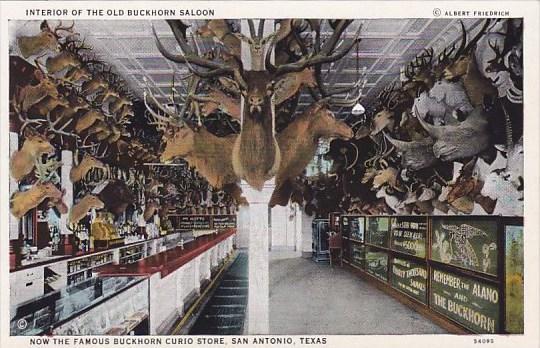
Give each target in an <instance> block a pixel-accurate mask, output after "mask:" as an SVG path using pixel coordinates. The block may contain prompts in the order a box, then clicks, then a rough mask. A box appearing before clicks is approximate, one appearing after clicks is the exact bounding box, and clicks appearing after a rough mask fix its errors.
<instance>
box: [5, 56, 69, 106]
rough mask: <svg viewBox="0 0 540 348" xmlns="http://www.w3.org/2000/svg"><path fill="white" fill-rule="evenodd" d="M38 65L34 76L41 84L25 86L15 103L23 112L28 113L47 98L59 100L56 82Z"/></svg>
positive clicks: (16, 97)
mask: <svg viewBox="0 0 540 348" xmlns="http://www.w3.org/2000/svg"><path fill="white" fill-rule="evenodd" d="M36 65H37V67H38V69H36V70H35V71H34V76H35V77H36V79H37V80H38V81H39V83H38V84H37V85H26V86H24V87H23V88H22V89H21V90H20V91H19V92H18V93H17V94H16V96H15V103H16V105H17V107H18V108H19V109H20V111H22V112H27V111H28V110H29V109H30V108H31V107H32V106H33V105H35V104H37V103H38V102H40V101H42V100H43V99H45V98H47V97H50V98H53V99H58V89H57V88H56V82H55V81H54V80H53V79H52V78H50V77H49V76H48V75H47V74H45V73H44V72H43V70H41V67H40V65H39V63H37V62H36Z"/></svg>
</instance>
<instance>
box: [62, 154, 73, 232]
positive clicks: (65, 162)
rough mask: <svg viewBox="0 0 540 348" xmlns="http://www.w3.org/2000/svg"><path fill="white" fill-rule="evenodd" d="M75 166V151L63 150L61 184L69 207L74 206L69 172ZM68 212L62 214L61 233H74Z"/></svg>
mask: <svg viewBox="0 0 540 348" xmlns="http://www.w3.org/2000/svg"><path fill="white" fill-rule="evenodd" d="M72 167H73V153H72V152H71V151H69V150H62V168H61V176H60V178H61V179H60V186H61V188H62V190H65V192H66V193H65V194H64V199H63V200H64V203H65V204H66V205H67V206H68V208H69V209H71V207H72V206H73V183H72V182H71V180H69V172H70V171H71V168H72ZM67 219H68V214H62V215H60V234H72V232H71V231H70V230H69V229H68V228H67Z"/></svg>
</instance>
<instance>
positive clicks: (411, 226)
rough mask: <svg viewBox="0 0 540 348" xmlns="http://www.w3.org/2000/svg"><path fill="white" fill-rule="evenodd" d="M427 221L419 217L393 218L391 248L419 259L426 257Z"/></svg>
mask: <svg viewBox="0 0 540 348" xmlns="http://www.w3.org/2000/svg"><path fill="white" fill-rule="evenodd" d="M426 236H427V220H426V218H425V217H419V216H398V217H393V218H392V220H391V224H390V248H391V249H392V250H396V251H399V252H402V253H406V254H409V255H413V256H417V257H422V258H424V257H426Z"/></svg>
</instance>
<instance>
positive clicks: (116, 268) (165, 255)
mask: <svg viewBox="0 0 540 348" xmlns="http://www.w3.org/2000/svg"><path fill="white" fill-rule="evenodd" d="M235 232H236V230H235V229H234V228H229V229H225V230H222V231H220V232H218V233H217V234H212V235H205V236H202V237H198V238H196V239H195V240H193V241H191V242H190V243H186V244H184V246H183V247H181V246H177V247H175V248H173V249H170V250H167V251H164V252H161V253H158V254H155V255H152V256H149V257H147V258H145V259H142V260H139V261H137V262H135V263H131V264H125V265H121V264H109V265H104V266H101V267H99V268H97V269H96V271H97V272H98V273H99V275H100V276H101V277H107V276H114V277H116V276H141V275H146V276H150V275H152V274H154V273H158V272H159V273H160V274H161V277H165V276H167V275H168V274H171V273H173V272H175V271H176V270H177V269H179V268H180V267H182V266H183V265H185V264H186V263H188V262H190V261H191V260H193V259H195V258H196V257H197V256H199V255H201V254H202V253H204V252H205V251H207V250H209V249H211V248H212V247H214V246H215V245H217V244H219V243H220V242H221V241H223V240H225V239H227V238H229V237H230V236H232V235H233V234H234V233H235Z"/></svg>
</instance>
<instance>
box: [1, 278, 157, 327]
mask: <svg viewBox="0 0 540 348" xmlns="http://www.w3.org/2000/svg"><path fill="white" fill-rule="evenodd" d="M137 284H141V285H140V286H139V287H138V288H135V290H136V291H130V292H127V290H129V289H130V288H132V287H135V286H136V285H137ZM111 301H115V304H116V305H113V302H111ZM105 302H107V306H100V305H101V304H104V303H105ZM130 302H131V303H132V305H133V308H123V307H125V305H122V304H123V303H130ZM98 306H99V310H97V311H94V310H93V309H94V308H96V307H98ZM135 307H137V308H135ZM145 310H146V313H148V284H147V281H146V279H145V278H144V277H107V278H100V277H92V278H89V279H86V280H85V281H82V282H80V283H79V284H76V285H71V286H68V287H65V288H63V289H62V290H59V291H54V292H51V293H48V294H45V295H43V296H40V297H37V298H34V299H32V300H30V301H27V302H23V303H20V304H19V305H17V306H16V308H14V310H12V311H11V318H10V319H11V320H10V333H11V335H14V336H36V335H42V334H51V333H54V334H56V335H73V334H83V335H99V334H102V333H104V331H105V330H107V329H108V328H109V327H111V326H112V324H115V323H116V322H117V321H118V320H116V321H114V320H110V319H106V320H102V319H103V318H101V317H100V316H102V314H103V312H109V315H110V317H111V318H112V317H113V316H115V315H116V316H126V315H130V314H134V313H135V312H138V311H143V312H144V311H145ZM90 311H91V312H92V313H90V314H91V315H90V314H89V313H88V312H90ZM99 313H100V314H99ZM98 314H99V315H98ZM77 323H80V325H78V324H77ZM83 323H84V324H83ZM75 326H77V327H78V328H79V329H74V327H75ZM68 327H71V329H68Z"/></svg>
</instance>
